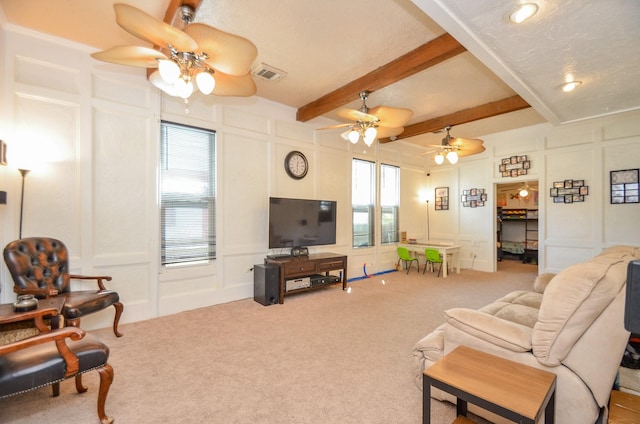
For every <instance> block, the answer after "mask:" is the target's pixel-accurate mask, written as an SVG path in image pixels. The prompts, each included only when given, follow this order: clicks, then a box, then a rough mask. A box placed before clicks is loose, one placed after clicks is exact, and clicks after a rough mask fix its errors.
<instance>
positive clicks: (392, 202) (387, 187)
mask: <svg viewBox="0 0 640 424" xmlns="http://www.w3.org/2000/svg"><path fill="white" fill-rule="evenodd" d="M399 208H400V168H399V167H397V166H393V165H385V164H381V165H380V211H381V213H382V216H381V219H380V225H381V234H382V241H381V242H382V244H392V243H397V242H398V240H399V233H400V223H399V219H398V215H399Z"/></svg>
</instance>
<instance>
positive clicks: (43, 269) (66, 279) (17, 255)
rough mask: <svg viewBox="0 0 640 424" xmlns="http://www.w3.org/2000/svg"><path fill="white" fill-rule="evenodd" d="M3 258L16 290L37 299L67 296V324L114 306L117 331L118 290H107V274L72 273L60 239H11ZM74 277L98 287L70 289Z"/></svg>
mask: <svg viewBox="0 0 640 424" xmlns="http://www.w3.org/2000/svg"><path fill="white" fill-rule="evenodd" d="M3 253H4V261H5V263H6V264H7V268H8V269H9V272H10V273H11V277H12V278H13V282H14V287H13V291H15V292H16V293H18V294H19V295H20V294H32V295H35V296H36V297H38V298H46V297H52V296H64V298H65V302H64V306H63V308H62V315H63V316H64V319H65V322H66V325H68V326H73V327H79V326H80V319H81V318H82V317H83V316H85V315H88V314H91V313H93V312H97V311H100V310H102V309H105V308H107V307H109V306H111V305H113V306H114V308H115V310H116V315H115V318H114V321H113V332H114V333H115V335H116V336H118V337H121V336H122V334H121V333H120V332H118V322H119V321H120V316H121V315H122V311H123V309H124V308H123V305H122V303H121V302H120V297H119V295H118V293H117V292H115V291H113V290H107V289H106V288H105V286H104V283H103V281H111V277H108V276H84V275H71V274H70V273H69V252H68V250H67V247H66V246H65V245H64V243H62V242H61V241H60V240H56V239H53V238H46V237H30V238H23V239H19V240H15V241H12V242H11V243H9V244H7V246H6V247H5V248H4V252H3ZM71 279H82V280H95V281H96V282H97V284H98V290H82V291H71Z"/></svg>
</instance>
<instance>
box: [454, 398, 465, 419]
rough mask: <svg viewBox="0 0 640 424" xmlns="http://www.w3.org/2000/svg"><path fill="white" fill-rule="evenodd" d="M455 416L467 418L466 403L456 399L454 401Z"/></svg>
mask: <svg viewBox="0 0 640 424" xmlns="http://www.w3.org/2000/svg"><path fill="white" fill-rule="evenodd" d="M456 414H457V416H458V417H459V416H461V415H462V416H463V417H466V416H467V401H466V400H462V399H460V398H457V400H456Z"/></svg>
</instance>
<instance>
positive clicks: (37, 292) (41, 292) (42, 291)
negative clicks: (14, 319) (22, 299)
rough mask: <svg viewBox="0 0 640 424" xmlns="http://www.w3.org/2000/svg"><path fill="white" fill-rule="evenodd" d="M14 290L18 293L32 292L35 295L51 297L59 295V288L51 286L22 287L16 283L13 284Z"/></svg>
mask: <svg viewBox="0 0 640 424" xmlns="http://www.w3.org/2000/svg"><path fill="white" fill-rule="evenodd" d="M13 291H14V292H15V293H17V294H19V295H20V294H32V295H34V296H35V297H42V296H44V297H51V296H57V295H58V290H57V289H50V288H43V289H21V288H19V287H16V286H15V285H14V286H13Z"/></svg>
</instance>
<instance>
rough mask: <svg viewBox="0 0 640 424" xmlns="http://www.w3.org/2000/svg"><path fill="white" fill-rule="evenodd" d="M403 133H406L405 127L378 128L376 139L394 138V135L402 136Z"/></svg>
mask: <svg viewBox="0 0 640 424" xmlns="http://www.w3.org/2000/svg"><path fill="white" fill-rule="evenodd" d="M403 131H404V127H396V128H390V127H383V126H380V127H378V135H377V136H376V138H388V137H393V136H394V135H400V134H402V132H403Z"/></svg>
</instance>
